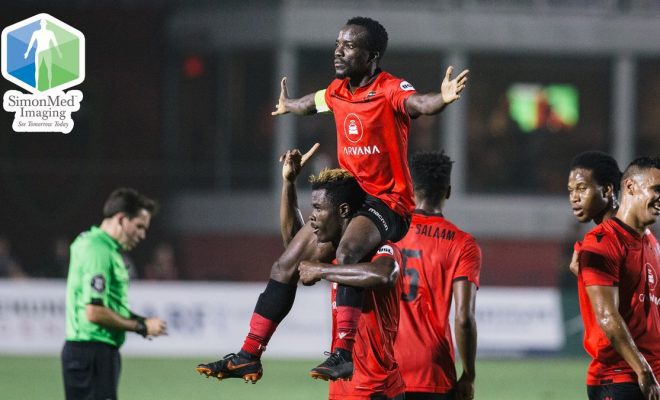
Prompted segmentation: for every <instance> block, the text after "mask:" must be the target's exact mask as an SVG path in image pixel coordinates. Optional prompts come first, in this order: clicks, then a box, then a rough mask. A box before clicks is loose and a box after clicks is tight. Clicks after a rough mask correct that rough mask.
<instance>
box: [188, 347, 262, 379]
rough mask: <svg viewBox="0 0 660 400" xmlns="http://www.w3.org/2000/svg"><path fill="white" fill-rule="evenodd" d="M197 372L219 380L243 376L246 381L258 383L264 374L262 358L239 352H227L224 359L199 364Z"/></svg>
mask: <svg viewBox="0 0 660 400" xmlns="http://www.w3.org/2000/svg"><path fill="white" fill-rule="evenodd" d="M196 370H197V372H199V373H200V374H202V375H206V377H207V378H210V377H214V378H218V379H219V380H223V379H227V378H243V379H244V380H245V383H247V382H252V383H253V384H254V383H257V381H258V380H259V379H261V376H262V375H263V368H262V367H261V360H259V359H258V358H256V357H250V356H249V355H247V354H245V353H243V352H239V353H238V354H235V353H230V354H227V355H226V356H225V357H224V358H223V359H222V360H218V361H214V362H210V363H207V364H199V365H198V366H197V368H196Z"/></svg>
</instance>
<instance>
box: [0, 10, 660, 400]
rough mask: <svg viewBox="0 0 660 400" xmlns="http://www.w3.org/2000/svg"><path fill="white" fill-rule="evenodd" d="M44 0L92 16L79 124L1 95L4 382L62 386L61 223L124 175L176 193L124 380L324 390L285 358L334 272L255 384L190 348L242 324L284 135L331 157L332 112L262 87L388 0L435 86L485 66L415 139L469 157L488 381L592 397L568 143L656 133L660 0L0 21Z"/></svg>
mask: <svg viewBox="0 0 660 400" xmlns="http://www.w3.org/2000/svg"><path fill="white" fill-rule="evenodd" d="M41 12H45V13H48V14H51V15H53V16H54V17H56V18H58V19H60V20H62V21H64V22H66V23H68V24H69V25H72V26H73V27H75V28H77V29H79V30H80V31H82V32H83V33H84V34H85V36H86V43H87V48H86V52H87V60H86V69H87V71H86V79H85V82H84V83H83V84H81V85H80V86H79V87H77V89H80V90H81V91H82V92H83V94H84V99H83V101H82V106H81V109H80V111H78V112H76V113H74V114H73V119H74V121H75V124H76V125H75V128H74V130H73V132H72V133H70V134H68V135H62V134H55V133H47V134H46V133H22V134H21V133H15V132H13V131H12V129H11V123H12V120H13V115H12V114H10V113H7V112H4V111H3V112H2V113H0V271H5V270H8V269H11V270H12V271H13V272H12V273H11V274H9V275H11V276H7V277H5V278H0V280H1V281H0V387H2V388H3V390H5V389H6V390H7V391H6V392H5V393H7V395H4V394H3V395H2V396H0V397H3V398H10V399H42V398H61V397H62V394H61V391H62V390H61V383H60V380H59V379H60V378H59V376H60V375H59V364H58V362H57V358H56V357H57V353H58V351H59V346H60V345H61V343H62V339H63V302H64V291H63V285H64V281H63V277H64V276H65V273H66V266H67V245H68V243H69V242H70V241H71V240H72V239H73V238H74V237H75V236H76V235H77V234H78V233H79V232H81V231H83V230H85V229H87V228H88V227H89V226H90V225H92V224H97V223H99V222H100V209H101V207H102V204H103V201H104V200H105V198H106V196H107V195H108V193H109V192H110V191H111V190H112V189H113V188H116V187H118V186H132V187H135V188H137V189H139V190H140V191H143V192H145V193H147V194H149V195H151V196H154V197H156V198H158V199H160V200H161V201H162V203H163V206H164V208H163V213H162V214H161V215H160V216H159V217H157V219H155V220H154V223H153V224H152V228H151V230H150V232H149V235H148V238H147V240H146V241H145V242H144V243H143V244H142V245H141V246H140V247H138V249H136V250H135V251H134V252H132V253H131V254H130V255H129V257H130V261H131V265H132V273H133V276H134V279H136V281H137V282H136V284H135V285H133V288H132V292H131V298H132V299H133V301H134V303H135V304H136V308H137V309H138V310H140V309H141V310H144V311H145V312H149V311H152V312H156V313H159V315H161V316H164V317H165V318H166V319H168V321H169V322H170V326H171V335H170V336H169V337H168V338H166V339H163V340H162V341H159V340H154V341H153V342H149V343H146V342H142V341H138V340H137V339H136V338H131V340H129V342H128V343H127V345H126V348H125V349H124V350H125V351H124V355H125V360H124V373H123V375H122V384H121V385H120V388H121V394H122V398H125V399H150V398H154V399H156V398H158V399H169V398H183V397H187V396H189V395H190V394H191V393H196V394H199V396H197V397H198V398H221V399H224V398H227V399H229V398H241V399H251V398H255V399H256V398H263V396H265V395H269V396H270V397H272V398H287V399H298V398H299V399H309V398H323V396H324V393H325V388H324V385H323V384H321V383H319V382H314V381H310V382H307V380H306V378H305V377H304V374H305V371H306V369H307V367H308V364H309V362H308V361H307V362H300V361H291V362H289V361H287V360H284V359H282V357H283V355H284V354H287V353H286V351H287V349H289V348H290V347H291V346H287V345H288V344H290V343H296V344H297V347H299V348H300V349H301V350H300V351H299V352H297V353H296V354H295V355H294V356H295V357H294V358H296V359H305V358H313V359H317V358H318V354H319V353H320V351H322V350H323V347H324V346H325V344H326V343H328V339H327V332H328V331H329V320H328V318H327V316H328V312H327V311H328V310H327V305H326V302H327V293H326V291H325V287H323V286H321V287H318V288H312V289H304V290H302V291H299V292H301V295H300V296H301V297H300V298H299V299H298V301H297V304H296V306H295V308H294V310H293V314H292V315H291V319H290V320H287V321H285V323H284V324H283V331H284V332H282V333H281V335H279V336H278V335H276V336H275V338H274V339H273V344H272V346H271V348H270V349H269V352H268V354H269V356H268V359H267V360H268V362H269V363H272V365H273V366H272V367H271V368H270V371H272V375H270V376H269V373H271V372H270V371H269V370H267V371H266V374H267V375H266V378H265V379H264V381H263V382H260V384H258V385H256V386H251V385H250V387H245V385H242V384H240V385H238V384H235V382H227V383H226V384H225V383H222V384H221V385H211V383H209V382H206V381H202V382H199V380H200V378H197V377H196V376H194V374H193V372H192V367H193V366H194V365H195V363H196V362H197V361H202V360H205V359H206V358H200V359H198V358H194V359H193V358H191V357H212V358H213V359H215V358H217V356H218V355H222V354H224V352H229V351H232V350H237V349H238V347H239V346H240V344H241V342H242V339H243V336H244V334H245V332H246V329H247V318H248V317H249V314H250V313H251V311H252V307H253V305H254V301H255V300H256V296H257V294H258V293H259V291H260V290H261V289H262V288H263V283H264V282H265V280H266V279H267V278H268V271H269V269H270V265H271V264H272V262H273V260H274V259H275V258H276V257H277V255H278V254H279V253H280V252H281V247H282V245H281V241H280V239H279V234H278V228H277V206H278V203H279V189H280V166H279V164H278V162H277V159H278V157H279V155H280V154H281V153H282V152H283V151H284V150H285V149H287V148H292V147H299V148H303V149H306V148H308V147H309V146H310V145H311V144H312V143H314V142H316V141H318V142H320V143H321V145H322V148H321V154H318V155H317V156H316V158H315V160H314V163H313V165H312V167H311V168H310V169H309V171H310V172H311V171H317V170H319V169H320V168H321V167H323V166H326V165H334V164H335V163H336V161H335V159H336V158H335V154H334V153H335V150H336V148H335V144H334V142H335V139H334V124H333V121H332V119H331V117H328V116H317V117H309V118H298V117H292V116H285V117H280V118H277V119H275V118H272V117H271V116H270V111H271V109H272V106H273V105H274V104H275V101H276V98H277V95H278V93H279V80H280V78H281V77H282V76H287V77H288V83H289V91H290V94H291V95H293V96H297V95H302V94H306V93H309V92H311V91H314V90H316V89H319V88H322V87H324V86H325V85H326V84H327V83H328V82H329V81H330V79H331V78H332V73H333V71H332V62H331V58H332V48H333V43H334V40H335V38H336V34H337V32H338V30H339V28H340V27H341V26H342V25H343V24H344V22H345V21H346V20H347V19H348V18H349V17H352V16H355V15H365V16H370V17H373V18H375V19H378V20H379V21H380V22H381V23H383V25H384V26H385V27H386V29H387V30H388V32H389V35H390V43H389V47H388V50H387V54H386V55H385V57H384V61H383V67H384V69H385V70H388V71H390V72H392V73H394V74H395V75H398V76H401V77H404V78H406V79H407V80H409V81H410V82H411V83H412V84H413V85H414V86H415V87H416V88H417V89H418V90H420V91H422V92H424V91H432V90H436V89H437V88H438V87H439V85H440V82H441V80H442V77H443V74H444V69H445V67H446V66H447V65H449V64H452V65H454V66H456V68H457V69H459V70H460V69H463V68H469V69H470V70H471V74H470V81H469V84H468V89H467V92H466V93H465V94H464V95H463V96H462V99H461V100H460V101H459V102H458V103H456V104H455V105H452V106H451V107H450V108H449V109H447V110H446V111H445V112H444V113H443V114H441V115H440V116H439V117H434V118H420V119H418V120H416V121H414V122H413V126H412V128H411V136H410V153H413V152H415V151H417V150H428V149H440V148H444V149H446V150H447V152H448V153H449V154H450V156H451V157H452V158H453V159H454V160H455V161H456V163H455V167H454V173H453V182H452V185H453V191H452V195H453V197H452V199H451V200H450V201H449V203H448V205H447V210H446V215H447V216H448V217H449V218H451V219H452V220H453V221H454V222H456V223H457V224H458V225H459V226H461V227H462V228H464V229H465V230H467V231H469V232H471V233H473V234H474V235H475V236H476V237H477V239H478V240H479V242H480V244H481V246H482V250H483V255H484V263H483V270H482V277H481V280H482V290H481V291H480V293H479V296H478V302H477V308H478V314H479V315H478V318H479V328H480V332H479V334H480V351H479V357H480V361H479V363H480V364H479V365H480V369H479V371H478V374H479V375H478V378H477V382H478V387H477V398H483V399H500V398H502V399H505V398H506V399H568V398H584V397H585V396H584V388H583V382H584V372H585V369H586V364H587V361H586V360H585V359H584V358H583V350H582V349H581V344H580V340H581V323H580V321H579V317H578V309H577V300H576V289H575V283H574V280H573V279H572V277H571V276H570V275H569V273H568V270H567V268H566V266H567V265H568V260H569V257H570V254H571V251H572V242H573V241H574V240H575V239H576V238H577V237H579V236H580V235H581V234H582V233H583V232H584V231H585V229H586V228H587V227H579V226H576V224H575V223H574V222H573V217H572V215H571V212H570V208H569V206H568V202H567V196H566V193H565V192H566V190H565V181H566V176H567V173H568V171H567V169H568V163H569V161H570V159H571V158H572V157H573V156H574V155H575V154H577V153H578V152H581V151H584V150H588V149H598V150H602V151H606V152H609V153H611V154H613V155H614V156H615V157H616V158H617V160H618V161H619V163H620V164H621V166H622V167H624V166H625V165H626V164H627V163H628V162H629V161H631V160H632V159H633V158H634V157H635V156H636V155H642V154H647V155H658V154H660V131H659V129H658V127H660V113H659V112H658V106H657V99H658V98H660V41H658V40H657V38H658V37H660V1H658V0H465V1H459V0H419V1H394V0H365V1H361V2H353V1H343V0H342V1H320V0H280V1H265V0H262V1H237V0H229V1H181V0H164V1H155V0H121V1H96V2H90V1H84V0H60V1H51V2H37V1H32V0H25V1H16V2H12V3H11V4H6V5H4V6H3V9H2V13H0V26H2V27H5V26H8V25H10V24H13V23H15V22H18V21H20V20H22V19H25V18H28V17H31V16H33V15H35V14H37V13H41ZM9 89H15V88H14V87H12V85H11V84H10V83H9V82H7V81H5V80H1V81H0V91H1V92H2V93H4V92H5V91H6V90H9ZM301 188H302V196H301V199H300V202H301V204H306V202H307V200H308V194H309V191H308V187H307V186H306V185H305V184H301ZM305 211H306V210H305ZM10 265H11V266H12V268H9V266H10ZM161 280H170V282H167V283H161V282H153V281H161ZM142 281H144V282H142ZM235 296H238V297H237V298H239V299H244V300H240V301H238V300H233V301H232V303H230V304H228V303H227V301H226V299H228V298H232V299H234V298H235ZM217 303H221V304H220V305H218V304H217ZM240 303H245V304H240ZM319 332H321V333H319ZM145 357H146V358H145ZM154 357H155V358H154ZM173 357H175V358H173ZM186 357H187V358H186ZM266 368H269V367H268V365H267V366H266ZM35 380H37V381H38V382H39V384H38V385H35V384H34V383H33V382H35ZM213 383H215V382H213ZM292 383H294V384H293V385H292ZM319 388H320V389H319ZM246 389H247V390H246ZM276 393H282V395H281V397H280V396H279V395H277V394H276Z"/></svg>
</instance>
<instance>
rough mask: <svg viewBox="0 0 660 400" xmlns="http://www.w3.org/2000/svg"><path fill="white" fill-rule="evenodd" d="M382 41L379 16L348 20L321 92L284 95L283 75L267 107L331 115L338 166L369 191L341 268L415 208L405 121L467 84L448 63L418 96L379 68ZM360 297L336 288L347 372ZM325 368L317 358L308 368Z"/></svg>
mask: <svg viewBox="0 0 660 400" xmlns="http://www.w3.org/2000/svg"><path fill="white" fill-rule="evenodd" d="M387 41H388V35H387V32H386V31H385V28H383V26H382V25H381V24H380V23H378V22H377V21H374V20H372V19H370V18H365V17H355V18H351V19H349V20H348V22H347V23H346V25H345V26H344V27H343V28H342V29H341V31H340V32H339V36H338V37H337V41H336V43H335V52H334V67H335V76H336V79H335V80H333V81H332V82H331V83H330V85H329V86H328V87H327V88H326V89H325V90H320V91H318V92H316V93H312V94H309V95H306V96H303V97H301V98H299V99H291V98H289V97H288V93H287V89H286V78H284V79H282V83H281V86H282V90H281V94H280V98H279V102H278V104H277V110H276V111H275V112H273V115H280V114H286V113H289V112H291V113H295V114H299V115H308V114H315V113H319V112H326V111H331V112H332V113H333V114H334V118H335V124H336V129H337V157H338V160H339V165H340V166H341V167H342V168H344V169H346V170H348V171H349V172H350V173H351V174H352V175H353V176H355V178H356V179H357V181H358V183H359V184H360V186H361V187H362V189H363V190H364V191H365V192H366V193H367V198H366V200H365V203H364V204H363V206H362V207H361V208H360V210H358V214H357V216H356V217H355V218H353V220H352V221H351V224H350V225H349V226H348V227H347V229H346V231H345V232H344V233H343V236H342V238H341V241H340V242H339V243H338V247H337V252H336V259H337V263H338V264H340V265H341V264H352V263H356V262H358V261H360V260H362V259H363V258H364V257H365V256H366V255H367V254H369V253H371V252H373V251H374V250H375V249H376V248H377V247H378V246H379V245H380V244H381V243H384V242H386V241H392V242H396V241H398V240H400V239H401V238H402V237H403V236H404V235H405V234H406V233H407V232H408V227H409V224H410V216H411V214H412V211H413V210H414V208H415V205H414V199H413V190H412V182H411V179H410V172H409V170H408V161H407V159H408V150H407V148H408V130H409V126H410V119H411V118H417V117H419V116H420V115H433V114H437V113H439V112H440V111H442V110H443V109H444V107H445V106H446V105H447V104H450V103H452V102H454V101H456V100H457V99H458V98H459V97H460V93H461V91H462V90H463V89H464V88H465V85H466V83H467V75H468V71H467V70H465V71H463V72H461V73H460V74H459V75H458V76H457V77H456V79H452V78H451V75H452V71H453V68H452V67H449V68H448V69H447V72H446V75H445V77H444V80H443V82H442V85H441V90H440V93H429V94H419V93H417V92H416V91H415V89H414V87H413V86H412V85H411V84H410V83H408V82H407V81H405V80H402V79H399V78H396V77H394V76H392V75H391V74H389V73H387V72H385V71H382V70H381V69H380V67H379V63H380V61H381V60H382V57H383V55H384V53H385V50H386V48H387ZM303 233H304V232H303ZM362 297H363V291H362V289H360V288H356V287H351V286H349V285H343V284H340V285H339V287H338V290H337V335H338V336H337V338H336V341H337V342H336V351H337V352H338V353H339V355H341V357H342V358H343V359H344V360H345V364H346V365H343V366H341V367H338V368H340V369H342V370H344V371H349V370H350V366H351V363H352V362H351V359H352V353H351V352H352V348H353V344H354V342H355V332H356V328H357V320H358V318H359V316H360V310H361V308H362ZM328 368H329V366H328V365H326V363H322V364H321V365H319V366H318V367H317V368H314V369H313V370H312V372H313V373H320V372H321V371H327V369H328ZM348 376H350V374H348V375H346V376H344V374H342V376H341V377H348Z"/></svg>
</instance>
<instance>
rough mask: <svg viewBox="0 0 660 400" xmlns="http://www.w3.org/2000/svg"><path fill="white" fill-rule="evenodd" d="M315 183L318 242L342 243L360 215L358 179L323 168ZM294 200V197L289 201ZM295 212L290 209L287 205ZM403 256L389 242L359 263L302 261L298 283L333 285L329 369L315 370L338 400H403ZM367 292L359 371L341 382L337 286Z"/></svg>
mask: <svg viewBox="0 0 660 400" xmlns="http://www.w3.org/2000/svg"><path fill="white" fill-rule="evenodd" d="M310 181H311V183H312V188H313V192H312V207H313V211H312V215H311V216H310V222H311V226H312V228H313V230H314V234H315V235H316V237H317V241H318V243H319V244H324V243H331V244H332V246H333V247H336V246H338V245H339V241H340V239H341V237H342V233H343V232H344V231H345V230H346V228H347V227H348V225H349V223H350V220H351V218H353V217H354V216H355V214H356V211H357V210H358V209H359V207H360V205H361V204H362V201H363V200H364V192H362V190H361V189H360V187H359V186H358V184H357V182H356V181H355V179H354V178H353V177H352V176H351V175H350V174H349V173H348V172H347V171H345V170H342V169H334V170H323V171H322V172H321V173H320V174H319V176H318V177H316V178H314V177H312V179H311V180H310ZM289 199H291V198H289ZM289 208H291V207H289ZM401 262H402V260H401V254H400V252H399V250H398V249H397V248H396V246H394V245H393V244H392V243H391V242H387V243H385V244H383V245H382V246H381V247H380V248H379V249H378V250H375V251H374V252H373V253H372V254H370V255H368V256H367V258H365V260H363V261H362V262H359V263H355V264H344V265H333V264H330V263H320V262H313V261H302V262H301V263H300V266H299V271H300V280H301V281H302V282H303V283H304V284H305V285H313V284H314V283H316V282H318V281H319V280H321V279H325V280H327V281H330V282H333V284H332V327H333V338H334V339H333V343H332V345H331V350H332V352H331V353H329V358H328V361H327V364H328V365H327V368H328V369H329V370H330V371H323V370H320V371H312V372H311V373H310V375H311V376H312V377H314V378H320V379H324V380H328V379H329V380H331V381H332V382H330V387H329V396H328V398H329V399H330V400H335V399H342V400H344V399H365V400H366V399H383V400H387V399H397V400H398V399H403V390H404V386H403V380H402V378H401V374H400V372H399V370H398V367H397V364H396V361H395V359H394V339H395V338H396V335H397V325H398V322H399V298H400V296H401V293H402V282H401V279H400V278H399V275H400V265H401ZM339 283H341V284H346V285H351V286H354V287H361V288H364V289H365V293H364V307H363V309H362V311H361V313H360V316H359V319H358V320H359V322H358V328H357V334H356V341H355V346H354V349H355V353H356V354H359V355H360V356H359V357H356V359H355V368H354V371H352V380H351V381H346V380H338V379H340V378H339V377H335V376H333V374H335V373H337V374H338V375H340V374H341V373H342V370H341V368H333V367H338V366H341V365H345V363H344V362H343V361H344V360H343V359H342V358H341V356H340V353H338V352H336V351H335V350H336V346H337V339H336V338H337V337H338V334H337V329H338V320H337V318H338V312H337V305H336V296H337V287H338V284H339Z"/></svg>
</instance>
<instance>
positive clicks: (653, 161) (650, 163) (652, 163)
mask: <svg viewBox="0 0 660 400" xmlns="http://www.w3.org/2000/svg"><path fill="white" fill-rule="evenodd" d="M652 168H656V169H660V157H638V158H636V159H634V160H633V161H632V162H631V163H630V164H629V165H628V167H627V168H626V170H625V171H624V172H623V177H622V178H621V180H624V179H628V178H630V177H631V176H633V175H636V174H639V173H642V172H643V171H647V170H649V169H652Z"/></svg>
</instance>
